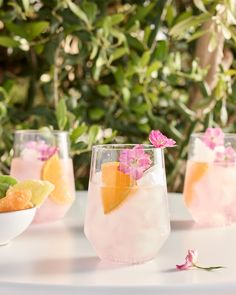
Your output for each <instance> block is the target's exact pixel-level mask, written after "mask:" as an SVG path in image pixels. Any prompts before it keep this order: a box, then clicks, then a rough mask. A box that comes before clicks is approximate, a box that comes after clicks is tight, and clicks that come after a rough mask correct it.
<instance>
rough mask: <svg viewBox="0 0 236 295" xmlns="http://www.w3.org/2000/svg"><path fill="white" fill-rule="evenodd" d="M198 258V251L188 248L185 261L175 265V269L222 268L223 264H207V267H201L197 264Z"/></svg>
mask: <svg viewBox="0 0 236 295" xmlns="http://www.w3.org/2000/svg"><path fill="white" fill-rule="evenodd" d="M197 260H198V252H197V250H188V254H187V256H186V257H185V263H184V264H179V265H176V269H177V270H187V269H191V268H194V267H195V268H199V269H203V270H207V271H211V270H214V269H218V268H224V266H209V267H203V266H199V265H197Z"/></svg>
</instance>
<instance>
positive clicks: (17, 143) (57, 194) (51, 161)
mask: <svg viewBox="0 0 236 295" xmlns="http://www.w3.org/2000/svg"><path fill="white" fill-rule="evenodd" d="M10 174H11V175H12V176H13V177H15V178H17V179H18V180H20V181H22V180H27V179H36V180H48V181H50V182H51V183H52V184H54V186H55V189H54V191H53V192H52V193H51V194H50V196H48V198H47V199H46V201H45V202H44V203H43V204H42V206H41V207H40V208H38V209H37V212H36V216H35V219H34V221H35V222H39V223H40V222H49V221H56V220H58V219H60V218H62V217H64V215H65V214H66V212H67V211H68V209H69V208H70V206H71V205H72V203H73V201H74V199H75V185H74V172H73V164H72V159H71V158H70V156H69V140H68V134H67V132H65V131H49V130H19V131H16V132H15V137H14V157H13V159H12V162H11V170H10Z"/></svg>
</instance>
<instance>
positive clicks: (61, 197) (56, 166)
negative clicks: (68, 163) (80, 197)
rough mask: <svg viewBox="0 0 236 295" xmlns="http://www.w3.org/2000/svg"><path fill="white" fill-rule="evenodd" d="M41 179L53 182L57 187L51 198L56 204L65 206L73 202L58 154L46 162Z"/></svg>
mask: <svg viewBox="0 0 236 295" xmlns="http://www.w3.org/2000/svg"><path fill="white" fill-rule="evenodd" d="M41 178H42V179H43V180H47V181H49V182H51V183H52V184H53V185H54V186H55V187H54V190H53V191H52V192H51V194H50V196H49V197H50V198H51V199H52V200H53V201H54V202H55V203H58V204H61V205H64V204H69V203H71V202H72V201H73V199H74V197H73V196H72V195H71V193H70V191H69V189H68V185H67V182H66V181H65V173H64V172H63V165H62V163H61V160H60V159H59V156H58V154H57V153H56V154H54V155H53V156H51V157H50V158H49V159H48V160H47V161H46V162H45V164H44V166H43V169H42V175H41Z"/></svg>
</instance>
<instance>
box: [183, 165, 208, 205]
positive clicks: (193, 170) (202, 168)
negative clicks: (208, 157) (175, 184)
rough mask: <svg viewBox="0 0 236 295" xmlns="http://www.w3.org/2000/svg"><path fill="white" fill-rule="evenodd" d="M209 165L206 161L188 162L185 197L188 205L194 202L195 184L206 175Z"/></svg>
mask: <svg viewBox="0 0 236 295" xmlns="http://www.w3.org/2000/svg"><path fill="white" fill-rule="evenodd" d="M208 167H209V165H208V163H206V162H192V163H190V162H188V163H187V170H186V178H185V182H184V199H185V203H186V205H187V206H189V205H190V204H191V203H192V200H193V188H194V185H195V184H196V183H197V182H198V181H199V180H201V178H202V177H203V176H204V175H205V173H206V172H207V170H208Z"/></svg>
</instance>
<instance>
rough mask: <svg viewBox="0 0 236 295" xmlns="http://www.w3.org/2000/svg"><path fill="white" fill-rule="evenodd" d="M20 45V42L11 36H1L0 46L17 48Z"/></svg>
mask: <svg viewBox="0 0 236 295" xmlns="http://www.w3.org/2000/svg"><path fill="white" fill-rule="evenodd" d="M19 45H20V43H19V42H17V41H16V40H14V39H12V38H11V37H7V36H0V46H4V47H12V48H15V47H19Z"/></svg>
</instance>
